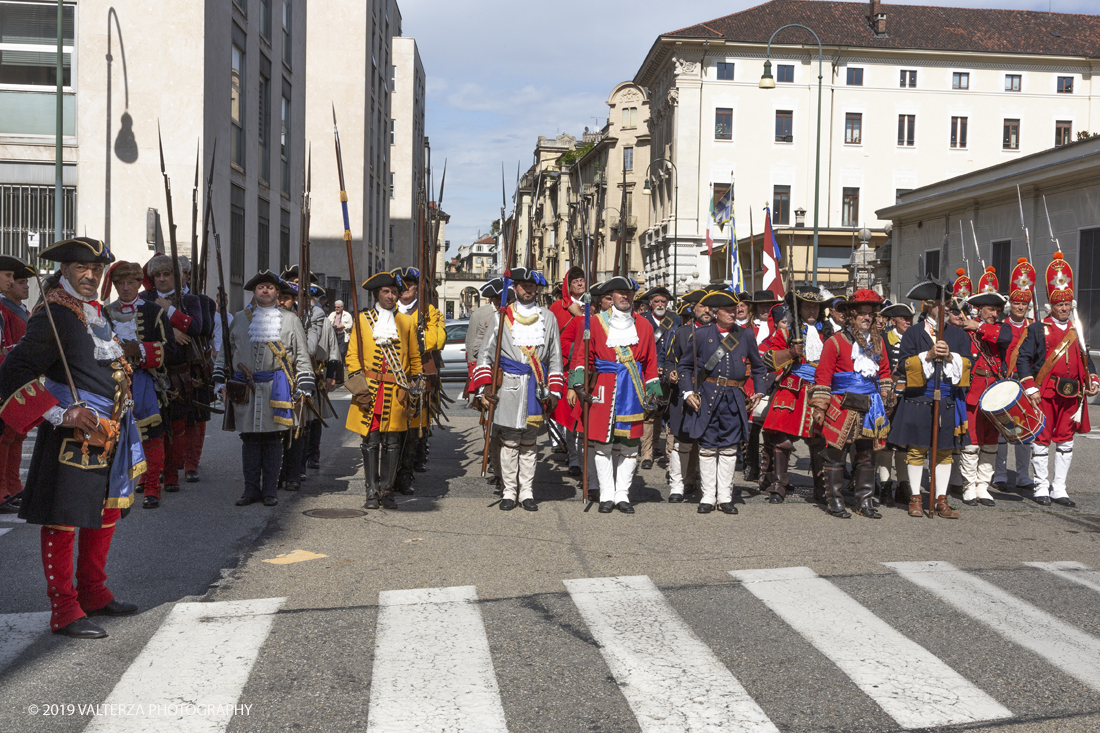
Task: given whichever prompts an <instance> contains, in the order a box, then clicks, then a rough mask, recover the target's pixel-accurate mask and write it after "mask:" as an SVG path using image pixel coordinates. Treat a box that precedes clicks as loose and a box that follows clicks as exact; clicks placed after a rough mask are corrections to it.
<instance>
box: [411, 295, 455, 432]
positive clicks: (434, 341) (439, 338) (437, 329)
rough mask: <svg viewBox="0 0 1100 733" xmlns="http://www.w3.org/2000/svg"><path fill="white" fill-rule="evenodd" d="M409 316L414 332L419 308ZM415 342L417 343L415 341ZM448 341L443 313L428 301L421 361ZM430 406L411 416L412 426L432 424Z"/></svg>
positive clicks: (425, 359) (440, 349) (441, 348)
mask: <svg viewBox="0 0 1100 733" xmlns="http://www.w3.org/2000/svg"><path fill="white" fill-rule="evenodd" d="M408 317H409V318H412V319H413V332H414V333H415V332H416V328H417V325H418V319H419V318H420V312H419V309H417V310H413V311H409V313H408ZM413 343H416V342H415V341H414V342H413ZM446 343H447V329H446V328H445V327H444V325H443V314H442V313H440V312H439V309H438V308H436V307H435V306H434V305H432V304H431V303H428V317H427V318H426V319H425V323H424V353H423V354H421V355H420V358H421V361H422V362H423V361H427V359H428V356H427V355H428V354H430V353H431V352H433V351H442V350H443V347H444V346H445V345H446ZM430 422H431V421H430V420H429V419H428V408H427V406H426V405H425V406H424V408H422V409H421V410H420V412H418V413H416V414H415V415H412V416H411V417H410V418H409V427H410V428H426V427H429V425H430Z"/></svg>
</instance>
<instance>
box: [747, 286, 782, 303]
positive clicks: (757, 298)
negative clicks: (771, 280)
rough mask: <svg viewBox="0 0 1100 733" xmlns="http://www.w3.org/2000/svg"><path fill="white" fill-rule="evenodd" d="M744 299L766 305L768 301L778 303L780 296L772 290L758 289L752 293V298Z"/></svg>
mask: <svg viewBox="0 0 1100 733" xmlns="http://www.w3.org/2000/svg"><path fill="white" fill-rule="evenodd" d="M742 300H746V301H749V302H751V303H756V304H759V305H764V304H766V303H778V302H779V298H777V297H775V293H773V292H772V291H770V290H757V291H756V292H755V293H753V294H752V297H751V298H742Z"/></svg>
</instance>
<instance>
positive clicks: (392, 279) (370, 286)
mask: <svg viewBox="0 0 1100 733" xmlns="http://www.w3.org/2000/svg"><path fill="white" fill-rule="evenodd" d="M387 285H389V286H392V287H395V288H400V287H402V285H401V277H400V276H399V275H397V273H396V271H394V272H384V271H383V272H379V273H376V274H374V275H372V276H371V277H368V278H367V279H366V280H364V281H363V285H362V287H363V290H378V288H384V287H386V286H387Z"/></svg>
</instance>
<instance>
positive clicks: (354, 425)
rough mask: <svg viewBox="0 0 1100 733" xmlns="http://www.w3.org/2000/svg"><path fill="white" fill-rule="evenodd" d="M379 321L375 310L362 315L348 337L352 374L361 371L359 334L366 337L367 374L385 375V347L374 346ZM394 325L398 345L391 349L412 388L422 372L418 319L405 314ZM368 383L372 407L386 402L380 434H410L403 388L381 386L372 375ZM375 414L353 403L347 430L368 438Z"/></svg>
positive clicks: (397, 315)
mask: <svg viewBox="0 0 1100 733" xmlns="http://www.w3.org/2000/svg"><path fill="white" fill-rule="evenodd" d="M376 321H377V314H376V312H375V310H374V309H373V308H370V309H366V310H364V311H362V312H361V313H360V314H359V317H358V318H357V319H356V322H355V323H354V324H353V325H352V328H351V331H350V332H349V335H348V354H347V357H346V358H345V359H344V363H345V365H346V366H347V369H348V374H352V373H354V372H357V371H359V369H360V368H361V365H360V360H359V346H358V341H357V339H358V337H357V336H356V331H359V330H361V331H362V333H363V359H362V363H363V364H365V365H366V370H367V372H371V373H374V374H381V373H382V372H383V366H384V365H385V363H386V358H385V353H384V352H383V349H382V347H380V346H379V345H378V344H376V343H375V342H374V330H373V327H374V324H375V322H376ZM394 321H395V322H396V324H397V334H398V341H397V343H394V344H393V345H392V346H391V348H392V349H393V351H394V352H396V355H397V357H398V358H399V359H400V362H401V368H402V369H403V370H404V373H405V380H406V382H407V383H408V384H411V383H412V382H413V381H414V379H415V378H416V377H417V376H418V375H419V374H420V372H421V366H420V349H418V348H416V319H415V318H410V317H409V316H407V315H404V314H402V313H396V314H394ZM385 371H386V373H387V374H390V373H392V370H390V369H388V368H386V370H385ZM367 383H368V385H369V389H368V393H369V394H370V395H371V399H370V404H371V405H377V400H379V399H381V400H382V416H381V425H380V430H381V431H382V432H384V433H392V432H401V431H403V430H408V428H409V415H408V414H407V413H406V411H405V407H404V405H403V404H402V403H401V401H400V400H399V399H398V392H399V391H401V390H400V387H399V386H398V385H397V384H393V383H391V382H380V381H379V380H378V379H377V378H371V376H370V374H368V375H367ZM372 414H373V409H368V410H367V411H366V414H364V410H363V409H362V408H360V407H359V405H358V404H357V403H356V401H354V400H353V401H352V403H351V407H350V408H349V409H348V419H347V423H346V426H347V429H348V430H351V431H354V432H356V433H359V434H360V435H366V434H368V433H369V432H370V424H371V416H372Z"/></svg>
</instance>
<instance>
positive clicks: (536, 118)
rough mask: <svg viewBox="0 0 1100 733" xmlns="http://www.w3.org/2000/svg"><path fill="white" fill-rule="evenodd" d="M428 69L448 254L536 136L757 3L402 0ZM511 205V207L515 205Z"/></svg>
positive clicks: (1092, 2) (489, 212)
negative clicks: (659, 54)
mask: <svg viewBox="0 0 1100 733" xmlns="http://www.w3.org/2000/svg"><path fill="white" fill-rule="evenodd" d="M399 3H400V5H401V13H402V17H403V21H402V24H403V31H404V35H406V36H410V37H412V38H415V39H416V41H417V46H418V48H419V50H420V56H421V58H422V59H423V62H424V68H425V72H426V74H427V78H428V108H427V123H426V127H427V134H428V137H429V139H430V140H431V145H432V163H433V166H434V167H435V169H436V171H435V177H436V181H437V183H436V185H437V186H438V181H439V176H440V173H441V172H442V166H443V159H444V158H446V159H447V160H448V165H447V187H446V191H445V192H444V201H443V208H444V210H445V211H447V213H449V214H450V215H451V222H450V224H449V225H448V227H447V239H448V240H450V242H451V249H450V252H449V255H448V256H454V254H455V252H456V251H457V248H458V246H459V245H461V244H463V243H468V242H471V241H473V239H474V238H475V237H476V236H477V234H478V231H479V230H480V231H482V232H484V231H487V230H488V228H489V225H490V223H491V222H492V220H493V219H494V218H495V217H497V216H498V215H499V213H500V202H501V196H500V167H501V163H504V168H505V170H506V171H507V177H508V195H509V197H510V196H511V193H512V186H513V185H514V182H515V171H516V164H517V162H518V163H520V164H521V165H522V167H523V169H524V170H526V169H527V168H528V167H530V165H531V162H532V154H533V151H534V147H535V142H536V140H537V139H538V136H539V135H547V136H550V137H553V136H555V135H557V134H559V133H562V132H568V133H570V134H572V135H576V136H580V134H581V133H582V132H583V131H584V128H585V127H586V126H588V127H590V128H593V129H598V128H599V127H602V126H603V124H604V122H605V121H606V117H607V105H606V101H607V95H608V94H609V93H610V92H611V89H612V88H613V87H614V86H615V85H616V84H618V83H619V82H621V81H624V80H627V79H631V78H633V76H634V74H635V72H636V71H637V70H638V67H639V65H640V64H641V62H642V61H643V60H644V58H645V55H646V52H648V51H649V48H650V46H652V45H653V41H654V40H655V39H656V38H657V36H658V35H660V34H661V33H666V32H669V31H672V30H676V29H678V28H684V27H686V26H690V25H694V24H696V23H700V22H703V21H707V20H711V19H713V18H715V17H720V16H722V15H728V14H730V13H736V12H738V11H741V10H744V9H745V8H749V7H753V6H755V5H759V4H761V3H760V2H759V1H758V0H733V1H732V2H728V3H715V2H713V1H711V2H703V1H702V0H587V1H582V0H557V1H556V2H553V3H528V2H522V1H521V0H404V1H403V2H401V0H399ZM913 4H919V5H950V6H960V7H992V8H1014V9H1019V10H1043V11H1045V10H1047V8H1048V5H1050V6H1051V7H1052V8H1053V10H1054V11H1055V12H1064V13H1096V12H1097V9H1098V7H1100V3H1098V0H998V1H996V2H987V1H984V0H955V1H954V2H951V1H945V0H923V1H922V2H916V3H913ZM510 205H511V204H509V206H510Z"/></svg>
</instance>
